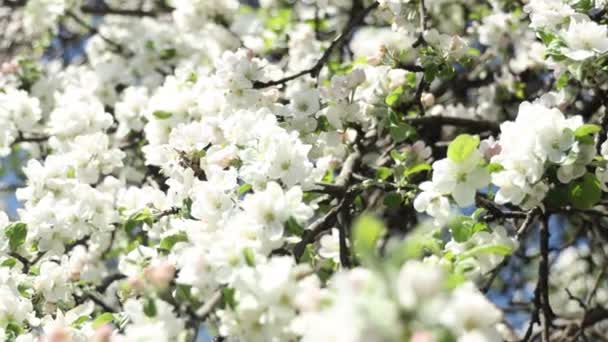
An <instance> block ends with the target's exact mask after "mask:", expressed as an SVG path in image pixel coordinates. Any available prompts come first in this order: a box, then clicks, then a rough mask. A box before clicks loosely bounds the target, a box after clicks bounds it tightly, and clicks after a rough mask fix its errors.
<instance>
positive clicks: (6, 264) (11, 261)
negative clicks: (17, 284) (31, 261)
mask: <svg viewBox="0 0 608 342" xmlns="http://www.w3.org/2000/svg"><path fill="white" fill-rule="evenodd" d="M15 265H17V259H15V258H8V259H6V260H4V261H3V262H2V264H0V267H8V268H13V267H15Z"/></svg>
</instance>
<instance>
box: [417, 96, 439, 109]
mask: <svg viewBox="0 0 608 342" xmlns="http://www.w3.org/2000/svg"><path fill="white" fill-rule="evenodd" d="M420 102H422V105H423V106H424V107H426V108H429V107H431V106H433V105H434V104H435V95H433V94H432V93H422V95H421V96H420Z"/></svg>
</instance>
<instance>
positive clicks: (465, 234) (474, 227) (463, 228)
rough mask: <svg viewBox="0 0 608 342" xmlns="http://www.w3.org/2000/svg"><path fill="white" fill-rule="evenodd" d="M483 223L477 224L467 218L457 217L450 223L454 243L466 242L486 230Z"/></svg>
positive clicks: (486, 227)
mask: <svg viewBox="0 0 608 342" xmlns="http://www.w3.org/2000/svg"><path fill="white" fill-rule="evenodd" d="M487 229H488V226H487V225H486V224H485V223H483V222H477V221H475V220H474V219H472V218H470V217H468V216H464V215H461V216H458V217H456V218H455V219H453V220H452V222H450V231H451V232H452V237H453V238H454V240H455V241H456V242H466V241H468V240H469V239H470V238H471V237H472V236H473V235H475V234H476V233H477V232H480V231H484V230H487Z"/></svg>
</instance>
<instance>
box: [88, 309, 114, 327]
mask: <svg viewBox="0 0 608 342" xmlns="http://www.w3.org/2000/svg"><path fill="white" fill-rule="evenodd" d="M113 320H114V315H113V314H112V313H110V312H104V313H102V314H101V315H99V316H97V317H95V320H93V323H92V324H91V325H92V327H93V329H97V328H99V327H101V326H102V325H105V324H107V323H110V322H112V321H113Z"/></svg>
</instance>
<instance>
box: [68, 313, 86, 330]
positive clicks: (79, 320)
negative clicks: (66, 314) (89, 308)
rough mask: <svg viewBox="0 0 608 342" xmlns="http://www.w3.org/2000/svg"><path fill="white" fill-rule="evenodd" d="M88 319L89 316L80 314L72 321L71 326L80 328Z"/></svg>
mask: <svg viewBox="0 0 608 342" xmlns="http://www.w3.org/2000/svg"><path fill="white" fill-rule="evenodd" d="M88 320H89V316H80V317H78V318H77V319H76V320H75V321H74V322H72V324H70V326H71V327H72V328H76V329H78V328H80V326H81V325H82V324H84V323H85V322H86V321H88Z"/></svg>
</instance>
